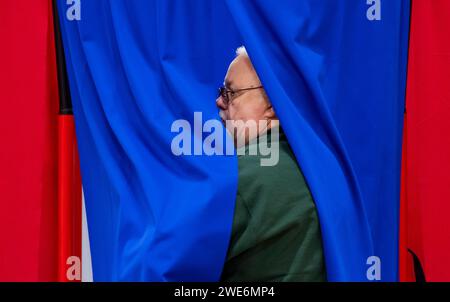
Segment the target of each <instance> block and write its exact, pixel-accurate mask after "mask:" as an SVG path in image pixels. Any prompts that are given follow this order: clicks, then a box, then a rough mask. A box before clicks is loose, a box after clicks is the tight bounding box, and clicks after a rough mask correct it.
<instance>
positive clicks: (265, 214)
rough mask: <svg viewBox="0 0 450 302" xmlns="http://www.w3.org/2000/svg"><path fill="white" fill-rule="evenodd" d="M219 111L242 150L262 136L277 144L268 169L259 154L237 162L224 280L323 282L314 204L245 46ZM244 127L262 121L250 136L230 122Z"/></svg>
mask: <svg viewBox="0 0 450 302" xmlns="http://www.w3.org/2000/svg"><path fill="white" fill-rule="evenodd" d="M216 104H217V107H218V108H219V109H220V113H219V114H220V117H221V118H222V120H223V121H224V123H225V124H226V126H227V129H228V130H229V132H230V134H231V135H232V136H233V137H234V140H235V143H236V144H238V142H239V141H240V142H243V143H241V144H242V146H240V145H239V144H238V146H237V147H240V148H244V149H245V150H246V151H248V150H249V149H250V148H252V147H254V146H255V145H257V144H258V143H259V138H260V137H262V136H263V135H265V136H266V137H267V140H268V141H269V142H271V143H273V142H274V140H277V141H278V143H279V160H278V163H277V164H276V165H272V166H262V165H261V164H260V163H261V161H260V157H261V156H262V155H261V154H259V153H256V155H250V154H249V153H250V152H244V153H245V154H243V155H238V168H239V182H238V192H237V197H236V205H235V213H234V220H233V227H232V235H231V240H230V244H229V249H228V255H227V259H226V262H225V265H224V268H223V272H222V278H221V279H222V281H325V280H326V274H325V265H324V259H323V251H322V242H321V235H320V227H319V221H318V216H317V212H316V207H315V204H314V201H313V199H312V197H311V194H310V191H309V189H308V186H307V184H306V182H305V180H304V178H303V175H302V172H301V171H300V169H299V167H298V165H297V163H296V160H295V157H294V154H293V153H292V151H291V149H290V147H289V144H288V141H287V139H286V137H285V135H284V133H283V131H282V130H281V128H280V125H279V121H278V118H277V116H276V114H275V111H274V108H273V107H272V105H271V103H270V101H269V99H268V97H267V95H266V93H265V91H264V88H263V87H262V85H261V82H260V80H259V77H258V75H257V74H256V71H255V69H254V68H253V65H252V63H251V61H250V58H249V56H248V54H247V52H246V51H245V48H243V47H241V48H239V49H238V50H237V56H236V58H235V59H234V61H233V62H232V63H231V65H230V67H229V69H228V73H227V75H226V77H225V86H224V87H222V88H221V89H220V93H219V97H218V98H217V100H216ZM238 120H240V121H243V122H248V121H251V120H253V121H255V122H257V123H258V127H257V131H246V129H245V123H242V124H241V126H240V127H239V126H234V127H233V128H232V129H231V126H230V125H236V124H233V123H228V122H226V121H233V122H235V121H238ZM260 121H263V122H262V123H261V122H260ZM247 130H248V129H247ZM274 130H276V131H274ZM273 133H277V134H278V133H279V136H278V135H276V136H275V135H271V134H273ZM271 136H272V137H271Z"/></svg>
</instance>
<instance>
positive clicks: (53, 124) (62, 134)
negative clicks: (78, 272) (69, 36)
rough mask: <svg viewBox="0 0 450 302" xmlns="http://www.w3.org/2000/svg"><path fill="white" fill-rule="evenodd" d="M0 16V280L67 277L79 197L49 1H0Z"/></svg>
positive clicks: (76, 233)
mask: <svg viewBox="0 0 450 302" xmlns="http://www.w3.org/2000/svg"><path fill="white" fill-rule="evenodd" d="M0 20H1V26H0V40H1V47H0V108H1V109H0V194H1V196H0V281H57V280H60V281H66V279H67V277H66V276H64V274H63V273H61V271H64V272H66V271H67V268H68V267H69V266H70V265H73V263H71V262H70V265H69V264H67V259H66V258H67V257H66V256H67V255H69V254H70V255H71V256H80V253H81V251H80V252H78V251H79V250H80V248H79V244H78V243H79V239H78V238H79V231H78V225H80V222H81V214H79V213H78V212H77V211H78V199H79V198H80V200H81V196H80V185H79V172H78V168H77V158H76V149H75V143H74V129H73V119H72V117H71V116H61V115H60V114H59V113H60V105H59V96H58V84H57V83H58V81H57V68H56V66H57V65H56V57H55V39H54V37H55V36H54V30H53V18H52V6H51V1H48V0H29V1H15V0H4V1H1V2H0ZM80 213H81V212H80ZM78 216H79V217H80V218H79V220H80V221H78ZM68 217H69V218H68ZM67 246H69V247H67ZM64 253H65V254H64ZM63 260H66V261H63ZM75 264H76V263H75ZM58 270H59V271H60V273H59V274H58Z"/></svg>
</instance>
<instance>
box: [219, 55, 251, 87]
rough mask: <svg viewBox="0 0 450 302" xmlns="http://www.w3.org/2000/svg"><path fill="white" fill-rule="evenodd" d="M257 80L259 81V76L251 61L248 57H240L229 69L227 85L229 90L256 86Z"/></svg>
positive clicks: (226, 78)
mask: <svg viewBox="0 0 450 302" xmlns="http://www.w3.org/2000/svg"><path fill="white" fill-rule="evenodd" d="M255 80H258V76H257V74H256V71H255V69H254V68H253V65H252V63H251V61H250V59H249V58H248V57H247V56H244V55H240V56H238V57H236V58H235V59H234V60H233V61H232V62H231V64H230V66H229V67H228V72H227V75H226V76H225V85H226V86H227V87H229V88H234V87H240V86H242V85H249V84H254V83H255Z"/></svg>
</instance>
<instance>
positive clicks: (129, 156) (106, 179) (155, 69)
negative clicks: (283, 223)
mask: <svg viewBox="0 0 450 302" xmlns="http://www.w3.org/2000/svg"><path fill="white" fill-rule="evenodd" d="M58 4H59V10H60V17H61V25H62V30H63V40H64V45H65V48H66V57H67V68H68V72H69V79H70V85H71V93H72V99H73V108H74V114H75V119H76V131H77V138H78V142H79V152H80V162H81V169H82V179H83V189H84V194H85V201H86V210H87V219H88V226H89V236H90V245H91V255H92V266H93V278H94V280H95V281H119V280H120V281H121V280H151V281H208V280H217V279H218V278H219V276H220V273H221V269H222V266H223V263H224V261H225V256H226V250H227V245H228V241H229V235H230V232H231V223H232V217H233V209H234V199H235V196H236V182H237V161H236V158H235V157H234V156H198V155H197V156H181V157H177V156H175V155H174V154H173V153H172V151H171V140H172V139H173V137H174V133H172V132H171V127H172V123H173V122H174V121H175V120H178V119H185V120H187V121H189V122H190V123H191V124H193V123H194V112H201V114H202V117H200V119H199V118H198V115H196V123H197V124H200V125H201V123H202V120H201V119H203V120H209V119H217V118H218V115H217V109H216V107H215V98H216V91H217V87H219V86H220V85H222V82H223V77H224V74H225V72H226V69H227V65H228V62H229V61H231V60H232V58H233V57H234V48H235V47H236V46H239V45H240V44H241V41H240V40H239V36H238V33H237V31H236V30H235V29H234V27H233V22H232V20H231V18H230V16H229V15H228V14H224V12H226V6H225V3H223V2H222V1H194V2H193V1H147V0H142V1H105V0H101V1H85V2H82V7H81V9H82V10H81V20H80V21H77V20H74V21H70V20H69V19H68V18H67V14H66V11H67V7H68V6H67V5H66V2H65V1H59V2H58ZM200 127H202V125H201V126H200ZM192 130H193V133H194V129H192ZM202 139H203V137H198V136H196V137H193V142H192V145H193V146H194V145H196V144H197V143H199V142H200V143H201V142H202Z"/></svg>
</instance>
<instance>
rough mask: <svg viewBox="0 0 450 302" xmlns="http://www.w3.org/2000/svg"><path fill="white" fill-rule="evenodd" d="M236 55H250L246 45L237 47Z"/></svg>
mask: <svg viewBox="0 0 450 302" xmlns="http://www.w3.org/2000/svg"><path fill="white" fill-rule="evenodd" d="M236 56H246V57H248V53H247V49H245V46H241V47H238V48H237V49H236Z"/></svg>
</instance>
